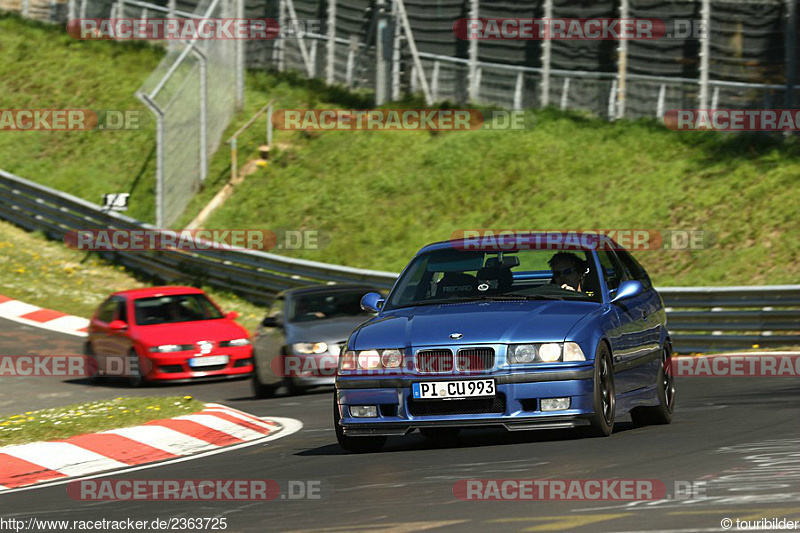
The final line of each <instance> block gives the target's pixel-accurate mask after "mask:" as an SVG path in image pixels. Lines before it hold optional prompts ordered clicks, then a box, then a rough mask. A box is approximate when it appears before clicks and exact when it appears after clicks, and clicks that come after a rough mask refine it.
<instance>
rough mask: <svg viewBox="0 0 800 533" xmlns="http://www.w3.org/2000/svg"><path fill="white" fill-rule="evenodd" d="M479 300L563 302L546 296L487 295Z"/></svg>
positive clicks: (557, 298) (556, 297)
mask: <svg viewBox="0 0 800 533" xmlns="http://www.w3.org/2000/svg"><path fill="white" fill-rule="evenodd" d="M478 299H479V300H498V301H506V300H508V301H511V300H563V298H561V297H559V296H546V295H544V294H515V293H506V294H487V295H485V296H481V297H479V298H478Z"/></svg>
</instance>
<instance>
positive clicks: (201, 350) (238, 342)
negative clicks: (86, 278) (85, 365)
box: [85, 287, 253, 385]
mask: <svg viewBox="0 0 800 533" xmlns="http://www.w3.org/2000/svg"><path fill="white" fill-rule="evenodd" d="M237 316H238V315H237V314H236V312H231V313H228V314H224V313H223V312H222V311H221V310H220V309H219V307H218V306H217V305H216V304H215V303H214V302H212V301H211V299H209V297H208V296H206V294H205V293H204V292H203V291H201V290H200V289H195V288H193V287H152V288H147V289H135V290H129V291H121V292H115V293H114V294H112V295H111V296H109V298H108V299H107V300H106V301H105V302H103V303H102V304H100V307H98V309H97V311H96V312H95V313H94V316H93V317H92V320H91V322H90V323H89V339H88V340H87V342H86V345H85V352H86V355H87V356H89V357H91V358H93V359H95V360H96V362H97V374H96V376H122V377H127V378H128V379H129V380H130V381H131V384H133V385H141V384H142V383H144V382H147V381H167V380H169V381H174V380H192V379H195V378H211V377H248V376H249V375H250V374H251V373H252V371H253V347H252V345H251V342H250V335H249V334H248V332H247V330H246V329H245V328H243V327H242V326H240V325H239V324H237V323H236V322H234V319H235V318H236V317H237Z"/></svg>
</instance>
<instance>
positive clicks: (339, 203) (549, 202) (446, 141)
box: [0, 19, 800, 286]
mask: <svg viewBox="0 0 800 533" xmlns="http://www.w3.org/2000/svg"><path fill="white" fill-rule="evenodd" d="M9 30H13V31H9ZM60 31H61V30H58V29H57V28H56V29H54V28H42V27H38V26H30V25H28V24H26V23H21V22H19V21H17V20H16V19H0V45H1V46H3V49H4V55H5V57H6V58H7V60H6V61H5V62H4V64H3V65H2V66H0V91H3V93H5V94H6V95H10V96H8V97H7V98H10V102H9V103H10V104H11V106H23V105H27V106H28V107H31V106H39V107H47V106H52V107H57V106H64V107H88V106H87V105H86V103H87V101H92V102H94V101H97V103H98V107H100V104H101V103H102V105H104V106H107V107H110V108H120V107H122V108H127V107H129V106H136V105H138V102H136V101H135V100H134V99H133V97H132V94H133V92H134V90H135V89H136V88H137V87H138V86H139V84H140V83H141V81H142V80H143V79H144V78H145V77H146V75H147V74H148V73H149V72H150V70H151V68H152V67H154V66H155V64H156V63H157V60H158V58H159V57H160V52H158V51H157V50H154V49H152V48H148V47H141V46H131V45H128V44H120V43H113V42H89V43H87V42H76V41H72V40H71V39H70V38H69V37H66V36H65V35H60ZM37 43H40V44H41V43H46V44H42V45H41V46H40V45H39V44H37ZM34 49H35V50H36V54H33V52H32V50H34ZM32 59H35V61H32ZM25 62H27V63H28V64H30V65H31V66H25V67H24V68H23V64H24V63H25ZM64 62H66V63H67V64H68V65H69V67H70V68H67V69H65V68H63V66H62V63H64ZM54 65H59V68H57V69H56V68H55V67H54ZM21 73H24V74H22V75H21ZM67 78H68V79H69V83H70V85H69V87H70V88H69V89H65V88H64V87H63V84H64V82H65V80H66V79H67ZM109 87H113V89H109ZM247 88H248V93H247V102H248V103H247V106H246V108H245V109H244V110H243V111H242V113H240V115H239V116H238V117H237V119H236V120H235V121H234V122H235V123H234V124H231V126H230V128H229V130H228V133H232V132H233V131H235V129H237V128H238V127H239V126H240V125H241V124H243V123H244V122H245V121H246V120H247V119H248V118H249V117H250V116H251V115H252V114H253V112H254V111H255V110H256V109H258V108H259V107H260V106H261V105H263V104H264V103H265V102H266V101H268V100H269V99H275V100H276V107H277V108H298V107H301V108H302V107H313V108H325V107H349V108H364V107H368V102H367V101H366V100H364V99H363V98H362V97H359V96H358V95H353V94H349V93H346V92H343V91H340V90H336V89H330V88H325V87H323V86H322V85H321V84H320V83H318V82H306V81H302V80H298V79H296V78H294V77H292V76H285V75H284V76H273V75H269V74H264V73H254V74H251V75H250V76H249V78H248V84H247ZM76 94H77V95H78V96H76ZM109 94H115V95H117V96H116V99H115V100H113V101H110V100H104V101H102V102H101V101H100V98H101V95H109ZM104 98H105V97H104ZM108 98H110V97H108ZM408 105H409V106H411V107H418V106H419V104H418V103H412V102H409V103H408ZM529 118H530V119H531V120H530V121H529V122H533V123H534V124H535V125H534V126H533V127H531V128H529V129H526V130H525V131H507V132H503V131H494V132H487V131H477V132H470V133H455V132H453V133H446V134H441V135H436V136H433V135H431V134H429V133H424V132H413V133H411V132H403V133H400V132H391V133H379V132H326V133H322V134H321V135H319V136H316V137H312V138H309V137H307V136H304V135H302V134H300V133H298V132H282V131H279V132H277V133H276V138H275V140H276V143H278V144H279V145H280V147H281V149H279V150H276V153H275V154H274V157H273V159H272V161H271V162H270V164H269V165H268V166H267V168H265V169H260V170H258V171H257V172H256V173H255V174H253V175H251V176H249V177H248V178H247V180H246V181H245V183H244V184H242V185H240V186H239V187H237V189H236V191H235V192H234V194H233V196H232V198H231V199H230V200H228V202H227V203H226V204H225V205H224V206H223V207H222V208H221V209H220V210H218V211H217V212H216V213H214V214H213V215H212V217H211V218H210V220H209V221H208V223H207V224H206V226H207V227H211V228H244V227H253V228H273V229H274V228H280V229H313V230H319V231H321V232H323V233H325V234H326V235H327V236H328V238H329V242H328V244H327V246H325V247H324V248H323V249H320V250H305V251H300V252H291V253H292V254H293V255H294V256H296V257H303V258H307V259H315V260H322V261H328V262H334V263H341V264H346V265H352V266H357V267H365V268H375V269H385V270H399V269H400V268H401V267H402V266H403V265H404V264H405V263H406V262H407V261H408V259H409V257H410V256H411V254H412V253H413V252H414V251H416V250H417V249H418V248H419V247H420V246H422V245H424V244H426V243H428V242H431V241H436V240H443V239H447V238H449V236H450V235H451V234H452V232H453V231H454V230H457V229H463V228H514V229H530V228H537V229H542V228H544V229H558V228H571V229H614V228H633V229H656V230H689V229H694V230H702V231H706V232H708V233H709V234H712V235H713V237H711V238H708V239H707V240H706V244H707V245H708V246H709V247H708V248H707V249H703V250H695V251H691V252H686V251H651V252H640V253H639V254H637V255H638V257H639V258H640V259H641V261H642V262H643V263H644V265H645V266H646V267H647V268H648V269H649V271H650V272H651V274H652V277H653V279H654V281H655V283H656V284H657V285H661V286H666V285H706V284H707V285H734V284H776V283H795V282H797V280H798V279H800V242H799V241H798V240H797V239H796V234H797V230H798V228H799V227H800V224H798V218H797V214H796V213H797V205H798V204H800V178H798V176H800V160H798V156H799V155H800V144H799V143H797V142H795V140H794V139H789V140H787V141H784V140H782V139H781V138H778V137H765V136H735V135H720V134H714V133H697V132H693V133H688V132H673V131H669V130H666V129H665V128H664V127H663V126H662V125H661V124H659V123H657V122H656V121H649V120H642V121H637V122H630V121H619V122H615V123H608V122H606V121H604V120H598V119H594V118H589V117H585V116H582V115H580V114H576V113H562V112H557V111H554V110H545V111H539V112H530V113H529ZM262 142H263V129H262V127H260V126H258V127H253V128H252V129H251V130H250V131H248V133H247V134H246V135H245V136H243V137H242V139H241V141H240V145H239V147H240V165H241V164H243V162H244V160H245V159H247V157H248V154H249V156H250V157H255V156H256V149H257V146H258V145H259V144H261V143H262ZM151 149H152V131H150V130H148V131H138V132H117V133H101V132H90V133H88V134H72V133H71V134H65V133H53V134H47V135H43V134H40V133H19V134H16V133H15V134H8V135H3V136H0V161H2V166H3V167H5V168H7V169H8V170H11V171H13V172H17V173H19V174H21V175H23V176H25V177H28V178H30V179H34V180H38V181H41V182H44V183H47V184H48V185H53V186H56V187H58V188H61V189H63V190H67V191H69V192H72V193H74V194H77V195H79V196H82V197H85V198H88V199H90V200H93V201H97V200H98V198H99V195H100V194H102V193H103V192H109V190H111V189H113V190H114V191H118V190H129V189H133V190H135V197H134V200H133V202H134V203H133V205H132V208H131V211H130V214H131V215H133V216H135V217H138V218H143V219H148V220H150V219H151V215H152V198H151V197H150V196H149V195H150V193H151V189H152V174H153V172H152V170H153V169H152V164H151V163H152V160H150V162H146V161H148V159H147V158H148V157H149V153H150V150H151ZM42 154H44V155H42ZM228 165H229V162H228V154H227V151H226V150H225V149H224V148H223V149H222V150H220V151H219V152H218V153H217V154H216V155H215V156H214V158H213V160H212V162H211V169H210V173H209V181H208V186H207V188H206V190H205V191H204V192H202V193H201V194H200V195H198V197H197V198H195V200H194V201H193V202H192V203H191V204H190V206H189V208H188V209H187V212H186V213H185V214H184V216H183V218H182V220H181V222H182V223H186V222H188V221H189V220H191V218H192V217H193V216H194V215H196V214H197V213H198V212H199V210H200V209H201V208H202V206H203V205H205V203H206V202H207V201H208V200H209V199H210V198H211V197H212V196H213V194H214V193H215V192H216V191H217V190H219V188H220V187H221V186H222V185H223V184H224V183H225V182H226V181H227V179H228V176H229V167H228ZM109 180H113V181H112V182H111V183H110V182H109ZM148 180H149V181H148ZM283 253H287V252H283Z"/></svg>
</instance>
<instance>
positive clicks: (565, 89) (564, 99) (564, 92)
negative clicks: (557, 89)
mask: <svg viewBox="0 0 800 533" xmlns="http://www.w3.org/2000/svg"><path fill="white" fill-rule="evenodd" d="M568 105H569V78H564V84H563V85H562V86H561V110H562V111H563V110H565V109H567V107H568Z"/></svg>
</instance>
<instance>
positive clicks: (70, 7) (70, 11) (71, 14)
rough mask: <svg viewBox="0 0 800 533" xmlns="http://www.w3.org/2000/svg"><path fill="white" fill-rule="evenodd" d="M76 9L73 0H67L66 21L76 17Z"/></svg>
mask: <svg viewBox="0 0 800 533" xmlns="http://www.w3.org/2000/svg"><path fill="white" fill-rule="evenodd" d="M76 11H77V10H76V6H75V0H69V1H68V2H67V22H69V21H70V20H73V19H75V18H76V17H75V14H76Z"/></svg>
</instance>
